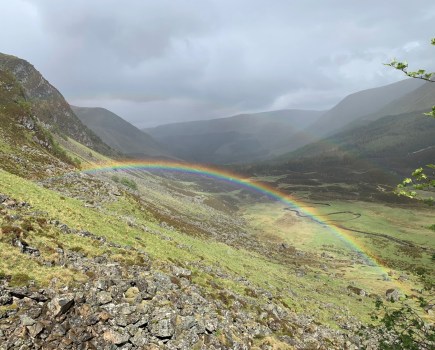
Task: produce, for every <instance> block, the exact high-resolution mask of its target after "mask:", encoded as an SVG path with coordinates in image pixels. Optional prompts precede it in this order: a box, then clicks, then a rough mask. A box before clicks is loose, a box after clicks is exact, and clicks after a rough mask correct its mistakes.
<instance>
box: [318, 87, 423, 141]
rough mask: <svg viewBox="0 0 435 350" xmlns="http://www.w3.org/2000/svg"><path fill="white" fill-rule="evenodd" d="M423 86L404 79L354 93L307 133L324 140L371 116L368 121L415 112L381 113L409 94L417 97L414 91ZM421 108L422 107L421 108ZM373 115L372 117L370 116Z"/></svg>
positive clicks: (401, 109)
mask: <svg viewBox="0 0 435 350" xmlns="http://www.w3.org/2000/svg"><path fill="white" fill-rule="evenodd" d="M423 85H424V82H422V81H420V80H417V79H405V80H402V81H399V82H397V83H394V84H389V85H386V86H381V87H378V88H374V89H368V90H363V91H359V92H356V93H354V94H351V95H349V96H347V97H345V98H344V99H343V100H342V101H341V102H339V103H338V104H337V105H336V106H335V107H333V108H332V109H330V110H329V111H328V112H326V113H325V115H324V116H323V117H322V118H321V119H319V120H318V121H317V122H316V123H314V124H313V125H311V126H310V129H309V130H310V132H312V133H313V134H314V135H316V136H320V137H323V136H328V135H331V134H333V133H334V132H336V131H339V130H340V129H342V128H348V126H347V125H348V124H352V123H355V122H356V121H359V120H360V119H361V118H362V117H365V116H367V115H373V116H372V119H377V118H380V117H383V116H385V115H391V114H399V113H406V112H410V111H415V109H411V110H405V109H404V108H399V109H398V110H400V112H399V113H391V111H389V112H388V113H387V111H386V110H385V111H383V112H380V110H381V111H382V108H384V107H385V108H386V106H388V105H390V104H391V103H392V102H393V101H394V102H393V104H395V103H396V100H398V99H400V98H401V97H403V96H405V95H407V94H410V93H411V94H412V93H413V92H414V91H415V92H416V93H417V95H418V96H420V94H419V92H417V91H416V89H419V88H421V87H422V86H423ZM423 108H424V106H423ZM375 113H376V116H375V115H374V114H375Z"/></svg>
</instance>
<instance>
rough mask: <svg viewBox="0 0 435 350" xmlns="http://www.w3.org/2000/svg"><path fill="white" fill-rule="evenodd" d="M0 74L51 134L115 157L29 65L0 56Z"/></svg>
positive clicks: (9, 57)
mask: <svg viewBox="0 0 435 350" xmlns="http://www.w3.org/2000/svg"><path fill="white" fill-rule="evenodd" d="M0 70H3V71H5V72H9V73H10V74H12V76H13V77H14V78H15V79H16V80H17V83H18V84H19V85H20V88H21V89H22V92H23V98H24V99H25V100H26V101H27V102H28V103H30V104H31V108H32V113H33V114H34V115H36V116H37V117H38V119H39V120H40V121H42V122H44V123H45V124H46V125H47V127H48V128H50V129H51V130H52V131H54V132H58V133H60V134H62V135H66V136H69V137H71V138H73V139H74V140H76V141H78V142H80V143H82V144H84V145H86V146H87V147H90V148H92V149H94V150H96V151H97V152H100V153H103V154H106V155H116V153H115V152H114V150H112V149H111V148H110V147H109V146H107V145H106V144H105V143H104V142H103V141H101V139H100V138H99V137H98V136H97V135H95V134H94V133H93V132H92V131H91V130H89V129H88V128H87V127H86V126H85V125H83V123H82V122H81V121H80V120H79V119H78V118H77V117H76V115H75V114H74V112H73V111H72V110H71V108H70V106H69V104H68V103H67V102H66V101H65V99H64V98H63V96H62V95H61V94H60V93H59V91H58V90H57V89H56V88H55V87H53V86H52V85H51V84H50V83H49V82H48V81H47V80H45V79H44V77H43V76H42V75H41V74H40V73H39V72H38V71H37V70H36V69H35V68H34V67H33V66H32V65H31V64H30V63H29V62H27V61H25V60H23V59H20V58H18V57H15V56H10V55H5V54H2V53H0Z"/></svg>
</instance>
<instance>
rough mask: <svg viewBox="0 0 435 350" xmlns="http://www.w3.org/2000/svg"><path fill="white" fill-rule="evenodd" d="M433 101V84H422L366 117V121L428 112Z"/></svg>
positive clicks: (434, 95)
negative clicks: (386, 116) (387, 116)
mask: <svg viewBox="0 0 435 350" xmlns="http://www.w3.org/2000/svg"><path fill="white" fill-rule="evenodd" d="M434 101H435V84H434V83H424V84H423V85H422V86H420V87H418V88H417V89H415V90H413V91H411V92H409V93H408V94H406V95H403V96H401V97H400V98H397V99H396V100H394V101H392V102H390V103H389V104H387V105H386V106H384V107H383V108H381V109H380V110H379V111H377V112H376V113H374V114H373V115H369V116H367V118H364V119H367V120H373V119H377V118H379V117H382V116H385V115H398V114H403V113H410V112H416V111H422V110H424V111H430V110H431V109H432V106H433V105H434Z"/></svg>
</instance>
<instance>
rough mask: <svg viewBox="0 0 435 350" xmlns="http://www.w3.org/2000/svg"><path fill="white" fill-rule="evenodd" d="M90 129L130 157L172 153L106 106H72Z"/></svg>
mask: <svg viewBox="0 0 435 350" xmlns="http://www.w3.org/2000/svg"><path fill="white" fill-rule="evenodd" d="M71 108H72V110H73V111H74V113H75V114H76V115H77V117H79V118H80V120H81V121H82V122H83V124H85V125H86V126H87V127H88V128H89V129H91V130H92V131H93V132H95V133H96V134H97V135H98V136H99V137H101V139H102V140H103V141H104V142H105V143H107V144H108V145H109V146H110V147H113V148H114V149H117V150H119V151H120V152H122V153H124V154H125V155H128V156H130V157H138V158H143V157H169V156H170V154H169V152H168V151H167V150H165V149H164V147H163V146H162V145H160V144H159V143H158V142H157V141H155V140H154V139H153V138H152V137H151V136H150V135H148V134H146V133H144V132H142V131H141V130H139V129H138V128H136V127H135V126H133V125H131V124H130V123H128V122H127V121H125V120H124V119H122V118H121V117H119V116H118V115H116V114H115V113H112V112H111V111H109V110H107V109H104V108H88V107H76V106H71Z"/></svg>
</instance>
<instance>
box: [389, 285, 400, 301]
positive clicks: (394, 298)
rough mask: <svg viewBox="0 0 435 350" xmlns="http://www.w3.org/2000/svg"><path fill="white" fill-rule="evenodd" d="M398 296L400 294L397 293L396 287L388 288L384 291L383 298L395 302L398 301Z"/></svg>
mask: <svg viewBox="0 0 435 350" xmlns="http://www.w3.org/2000/svg"><path fill="white" fill-rule="evenodd" d="M399 296H400V294H399V291H398V290H397V289H393V288H392V289H388V290H387V291H386V292H385V298H386V299H387V300H388V301H391V302H396V301H398V300H399Z"/></svg>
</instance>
